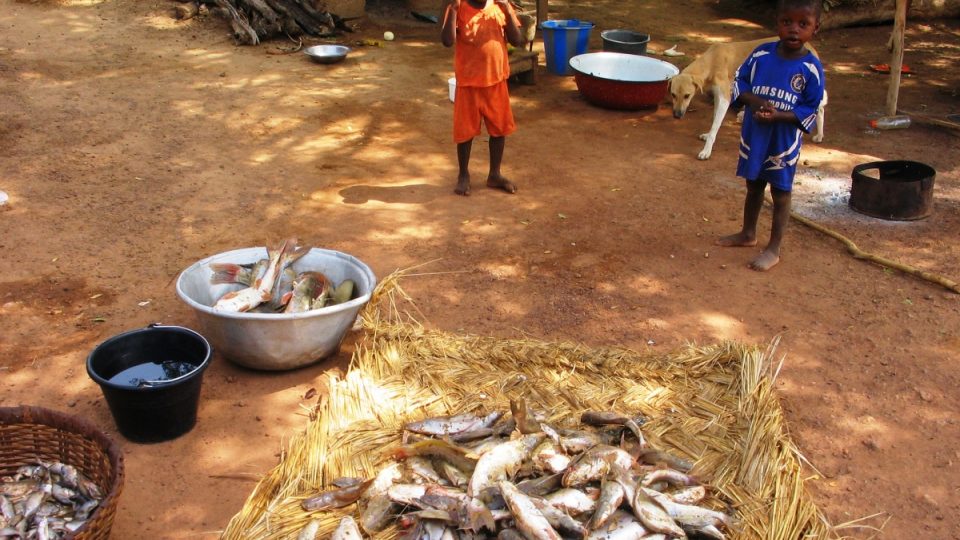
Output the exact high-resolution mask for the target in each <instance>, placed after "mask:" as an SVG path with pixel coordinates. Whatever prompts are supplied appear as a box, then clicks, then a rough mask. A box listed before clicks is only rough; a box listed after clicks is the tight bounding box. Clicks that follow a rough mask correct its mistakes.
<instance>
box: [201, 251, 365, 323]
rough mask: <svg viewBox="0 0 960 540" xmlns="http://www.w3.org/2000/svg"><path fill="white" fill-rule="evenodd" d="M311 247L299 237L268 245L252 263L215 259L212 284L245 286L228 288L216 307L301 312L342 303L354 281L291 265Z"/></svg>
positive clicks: (217, 309) (261, 311) (234, 310)
mask: <svg viewBox="0 0 960 540" xmlns="http://www.w3.org/2000/svg"><path fill="white" fill-rule="evenodd" d="M309 251H310V248H309V247H304V246H298V245H297V241H296V239H290V240H286V241H284V242H283V243H282V244H280V245H279V246H277V247H268V248H267V258H266V259H260V260H259V261H257V262H254V263H250V264H233V263H212V264H210V270H211V271H212V272H213V275H212V276H211V277H210V283H211V284H214V285H216V284H223V283H239V284H242V285H246V288H244V289H241V290H239V291H232V292H228V293H227V294H225V295H223V296H221V297H220V298H219V299H218V300H217V302H216V303H215V304H214V305H213V309H214V310H215V311H228V312H241V311H254V312H257V313H301V312H304V311H311V310H314V309H320V308H323V307H326V306H332V305H335V304H342V303H343V302H347V301H349V300H350V299H351V298H353V293H354V288H355V284H354V282H353V281H352V280H349V279H345V280H343V282H342V283H340V284H339V285H337V286H334V285H333V283H332V282H331V281H330V279H328V278H327V276H325V275H324V274H323V273H322V272H316V271H306V272H299V273H297V272H295V271H294V270H293V268H291V265H292V264H293V263H295V262H296V261H298V260H299V259H300V258H301V257H303V256H304V255H306V254H307V253H308V252H309Z"/></svg>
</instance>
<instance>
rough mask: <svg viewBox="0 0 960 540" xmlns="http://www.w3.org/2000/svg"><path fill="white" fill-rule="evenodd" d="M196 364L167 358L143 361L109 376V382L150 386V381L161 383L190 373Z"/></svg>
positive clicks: (133, 385)
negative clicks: (165, 359)
mask: <svg viewBox="0 0 960 540" xmlns="http://www.w3.org/2000/svg"><path fill="white" fill-rule="evenodd" d="M196 368H197V366H195V365H193V364H191V363H189V362H176V361H173V360H167V361H164V362H160V363H157V362H144V363H142V364H137V365H135V366H130V367H128V368H127V369H125V370H123V371H121V372H120V373H117V374H116V375H114V376H113V377H110V382H112V383H113V384H120V385H123V386H132V387H142V386H150V385H151V383H161V382H163V381H168V380H170V379H176V378H177V377H181V376H183V375H186V374H187V373H190V372H191V371H193V370H194V369H196Z"/></svg>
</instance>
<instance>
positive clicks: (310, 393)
mask: <svg viewBox="0 0 960 540" xmlns="http://www.w3.org/2000/svg"><path fill="white" fill-rule="evenodd" d="M315 395H317V389H316V388H311V389H309V390H307V393H306V394H304V395H303V399H310V398H312V397H313V396H315Z"/></svg>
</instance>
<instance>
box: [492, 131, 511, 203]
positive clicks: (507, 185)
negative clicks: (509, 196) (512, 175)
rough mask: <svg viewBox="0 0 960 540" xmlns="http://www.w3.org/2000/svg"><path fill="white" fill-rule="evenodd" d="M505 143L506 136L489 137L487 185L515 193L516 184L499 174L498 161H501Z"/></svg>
mask: <svg viewBox="0 0 960 540" xmlns="http://www.w3.org/2000/svg"><path fill="white" fill-rule="evenodd" d="M506 145H507V138H506V137H490V174H489V175H487V187H492V188H495V189H502V190H504V191H506V192H507V193H516V192H517V186H515V185H514V184H513V182H511V181H510V180H507V179H506V178H504V176H503V175H502V174H500V163H501V162H502V161H503V149H504V147H505V146H506Z"/></svg>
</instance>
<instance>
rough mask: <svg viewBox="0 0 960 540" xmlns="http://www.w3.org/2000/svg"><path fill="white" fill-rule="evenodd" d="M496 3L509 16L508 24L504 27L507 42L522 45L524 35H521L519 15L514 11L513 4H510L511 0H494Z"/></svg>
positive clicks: (516, 45) (517, 45)
mask: <svg viewBox="0 0 960 540" xmlns="http://www.w3.org/2000/svg"><path fill="white" fill-rule="evenodd" d="M494 3H495V4H497V6H499V7H500V9H501V10H502V11H503V14H504V15H506V16H507V25H506V26H505V27H504V33H505V34H506V36H507V43H509V44H511V45H513V46H514V47H522V46H523V36H522V35H520V21H518V20H517V15H516V14H515V13H514V12H513V6H511V5H510V0H494Z"/></svg>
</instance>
